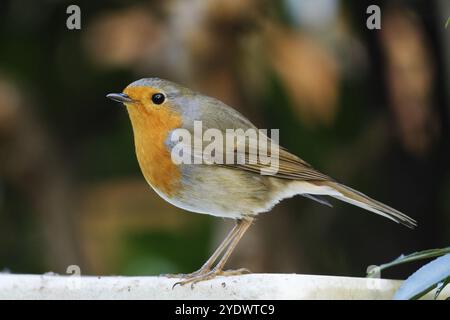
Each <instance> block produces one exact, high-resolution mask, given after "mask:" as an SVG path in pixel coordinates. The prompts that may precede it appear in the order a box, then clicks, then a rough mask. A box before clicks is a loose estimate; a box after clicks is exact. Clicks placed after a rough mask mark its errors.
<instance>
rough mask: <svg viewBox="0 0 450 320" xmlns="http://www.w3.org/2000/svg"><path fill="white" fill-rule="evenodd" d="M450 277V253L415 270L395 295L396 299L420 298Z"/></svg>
mask: <svg viewBox="0 0 450 320" xmlns="http://www.w3.org/2000/svg"><path fill="white" fill-rule="evenodd" d="M448 277H450V254H446V255H444V256H442V257H439V258H437V259H435V260H433V261H431V262H429V263H427V264H426V265H424V266H423V267H421V268H420V269H419V270H417V271H416V272H414V273H413V274H412V275H411V276H410V277H409V278H408V279H406V280H405V281H404V282H403V284H402V285H401V286H400V288H399V289H398V290H397V292H396V293H395V295H394V300H406V299H418V298H420V297H422V296H423V295H425V294H426V293H427V292H429V291H431V290H432V289H434V288H435V287H436V286H437V285H438V284H439V283H441V282H444V281H446V279H447V278H448Z"/></svg>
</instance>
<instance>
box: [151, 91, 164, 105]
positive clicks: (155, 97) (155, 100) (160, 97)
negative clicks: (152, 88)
mask: <svg viewBox="0 0 450 320" xmlns="http://www.w3.org/2000/svg"><path fill="white" fill-rule="evenodd" d="M165 99H166V98H165V97H164V95H163V94H162V93H155V94H154V95H152V102H153V103H154V104H161V103H163V102H164V100H165Z"/></svg>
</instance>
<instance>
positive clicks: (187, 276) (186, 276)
mask: <svg viewBox="0 0 450 320" xmlns="http://www.w3.org/2000/svg"><path fill="white" fill-rule="evenodd" d="M210 271H211V269H208V268H201V269H198V270H197V271H194V272H191V273H164V274H160V275H159V276H160V277H166V278H181V279H190V278H193V277H196V276H199V275H202V274H206V273H208V272H210Z"/></svg>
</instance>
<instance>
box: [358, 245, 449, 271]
mask: <svg viewBox="0 0 450 320" xmlns="http://www.w3.org/2000/svg"><path fill="white" fill-rule="evenodd" d="M448 253H450V247H446V248H441V249H429V250H424V251H419V252H414V253H411V254H409V255H406V256H405V255H401V256H400V257H398V258H397V259H395V260H393V261H391V262H388V263H384V264H382V265H380V266H378V267H377V268H371V269H370V270H368V273H367V277H369V278H372V277H374V276H377V275H378V276H379V274H380V272H381V271H383V270H386V269H387V268H391V267H393V266H397V265H400V264H403V263H408V262H413V261H418V260H422V259H430V258H435V257H439V256H442V255H445V254H448Z"/></svg>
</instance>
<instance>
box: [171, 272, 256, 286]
mask: <svg viewBox="0 0 450 320" xmlns="http://www.w3.org/2000/svg"><path fill="white" fill-rule="evenodd" d="M194 273H196V272H193V273H191V274H189V275H188V276H189V277H183V279H185V280H183V281H178V282H175V283H174V285H173V286H172V289H174V288H175V287H176V286H177V285H180V286H184V285H185V284H188V283H190V284H191V289H194V284H196V283H198V282H201V281H206V280H211V279H214V278H215V277H217V276H224V277H226V276H236V275H241V274H246V273H251V271H250V270H248V269H246V268H241V269H237V270H225V271H224V270H220V269H212V270H208V271H206V272H198V273H197V274H195V275H193V274H194Z"/></svg>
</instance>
